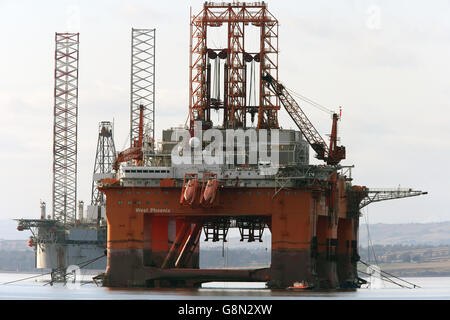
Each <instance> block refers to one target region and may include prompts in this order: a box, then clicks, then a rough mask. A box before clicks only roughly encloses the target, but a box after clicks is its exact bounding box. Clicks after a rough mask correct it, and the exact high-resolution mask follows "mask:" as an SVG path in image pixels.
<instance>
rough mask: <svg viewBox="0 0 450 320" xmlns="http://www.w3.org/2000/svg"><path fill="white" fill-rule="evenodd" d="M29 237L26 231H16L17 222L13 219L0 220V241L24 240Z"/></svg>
mask: <svg viewBox="0 0 450 320" xmlns="http://www.w3.org/2000/svg"><path fill="white" fill-rule="evenodd" d="M30 236H31V232H30V231H28V230H25V231H17V221H14V220H13V219H2V220H0V240H24V239H28V238H29V237H30Z"/></svg>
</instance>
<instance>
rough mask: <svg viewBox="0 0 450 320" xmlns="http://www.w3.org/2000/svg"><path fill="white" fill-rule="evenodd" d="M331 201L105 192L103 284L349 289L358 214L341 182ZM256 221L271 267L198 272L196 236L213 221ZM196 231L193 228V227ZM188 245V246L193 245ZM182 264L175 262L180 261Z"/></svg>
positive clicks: (322, 197)
mask: <svg viewBox="0 0 450 320" xmlns="http://www.w3.org/2000/svg"><path fill="white" fill-rule="evenodd" d="M335 185H336V189H335V190H334V191H335V192H336V197H335V199H336V200H335V201H333V203H330V201H329V194H327V192H325V191H324V190H322V191H321V190H317V189H314V190H312V189H311V190H310V189H307V188H303V189H290V190H281V191H279V192H277V193H275V192H274V189H273V188H245V187H235V188H221V189H220V190H219V191H218V199H217V201H216V204H215V205H214V206H213V207H209V208H205V207H202V206H200V205H182V204H180V201H179V199H180V193H181V188H180V187H123V186H117V185H110V186H105V187H103V188H102V191H103V192H105V194H106V199H107V200H106V207H107V210H106V215H107V222H108V241H107V243H108V259H107V270H106V272H105V281H104V285H105V286H111V287H133V286H139V287H141V286H147V287H153V286H197V285H199V284H200V283H201V282H206V281H213V280H215V281H264V282H267V284H268V286H269V287H274V288H287V287H290V286H292V284H293V283H294V282H297V281H306V282H308V283H310V284H312V285H313V286H314V288H328V289H333V288H342V287H354V286H356V284H357V272H356V262H357V260H358V253H357V239H358V219H359V217H358V216H357V215H352V214H350V211H349V210H348V208H349V207H351V206H349V205H348V203H347V200H348V197H347V196H346V193H345V181H344V180H343V179H342V180H338V181H337V183H336V184H335ZM242 216H245V217H249V216H254V217H259V218H263V219H266V220H265V221H267V225H268V227H269V229H270V231H271V235H272V237H271V239H272V240H271V241H272V252H271V266H270V267H269V268H267V269H260V270H246V269H245V270H212V271H211V270H202V269H199V242H198V237H199V230H201V225H202V224H203V223H205V222H207V221H210V220H211V219H217V218H218V217H229V218H238V217H242ZM199 227H200V228H199ZM193 239H194V240H193ZM180 261H181V262H180Z"/></svg>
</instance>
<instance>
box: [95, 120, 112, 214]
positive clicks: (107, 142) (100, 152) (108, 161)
mask: <svg viewBox="0 0 450 320" xmlns="http://www.w3.org/2000/svg"><path fill="white" fill-rule="evenodd" d="M115 159H116V148H115V146H114V140H113V127H112V124H111V122H109V121H102V122H100V123H99V125H98V141H97V153H96V155H95V164H94V179H93V181H92V193H91V194H92V195H91V205H93V206H104V205H105V195H104V194H103V192H100V191H98V189H97V184H96V183H95V181H97V180H99V178H105V177H107V176H108V174H110V173H112V172H113V164H114V160H115ZM105 174H106V175H105Z"/></svg>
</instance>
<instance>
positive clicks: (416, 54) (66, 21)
mask: <svg viewBox="0 0 450 320" xmlns="http://www.w3.org/2000/svg"><path fill="white" fill-rule="evenodd" d="M266 2H267V3H268V4H269V10H270V11H271V12H272V14H273V15H274V16H275V17H277V18H278V20H279V22H280V29H279V40H280V42H279V49H280V55H279V76H280V80H281V81H282V82H283V83H284V84H285V85H286V86H287V87H288V88H290V89H292V90H294V91H296V92H298V93H301V94H303V95H305V96H307V97H309V98H312V99H313V100H315V101H317V102H319V103H321V104H323V105H326V106H329V107H330V108H337V106H339V105H342V106H343V117H342V121H341V122H340V132H339V135H340V138H341V143H342V144H343V145H345V146H346V148H347V159H346V160H345V161H344V162H343V164H346V165H355V169H354V170H353V177H354V184H359V185H365V186H367V187H376V188H381V187H386V188H396V187H398V186H399V185H400V186H401V187H411V188H414V189H419V190H424V191H428V192H429V195H427V196H422V197H418V198H411V199H405V200H395V201H388V202H384V203H380V204H374V205H371V206H369V209H368V211H364V213H365V215H366V216H368V217H369V222H370V223H378V222H382V223H401V222H402V223H403V222H437V221H448V220H450V211H449V209H448V207H449V205H448V203H447V201H448V200H449V196H450V193H449V190H450V186H449V184H450V183H449V181H450V179H449V178H450V174H449V170H448V168H447V165H448V159H449V158H450V129H449V128H448V127H449V123H450V121H449V118H450V108H449V105H450V90H449V89H450V88H449V82H450V62H449V60H450V1H448V0H440V1H439V0H434V1H411V0H403V1H402V0H396V1H377V0H371V1H365V0H354V1H351V0H340V1H336V0H322V1H306V0H305V1H299V0H295V1H294V0H293V1H280V0H278V1H266ZM202 3H203V1H126V2H125V1H111V0H109V1H43V0H41V1H8V0H0V40H1V42H0V110H1V114H0V147H1V151H0V170H1V175H0V177H1V186H0V188H1V193H0V194H1V202H2V205H1V216H0V219H9V218H11V219H12V218H18V217H26V218H38V217H39V214H40V211H39V200H40V199H42V200H45V201H46V202H47V204H48V206H47V212H48V214H50V212H51V188H52V139H53V132H52V130H53V127H52V124H53V118H52V114H53V86H54V80H53V73H54V49H55V45H54V33H55V32H65V31H79V32H80V77H79V119H78V121H79V129H78V134H79V138H78V139H79V140H78V141H79V142H78V150H79V152H78V182H79V183H78V199H79V200H84V201H85V203H88V202H90V192H91V183H92V180H91V179H92V171H93V166H94V158H95V149H96V144H97V126H98V122H100V121H103V120H109V121H112V120H113V119H114V123H115V142H116V147H117V149H118V150H121V149H123V148H125V147H126V146H127V135H128V132H129V97H130V51H131V49H130V42H131V28H132V27H135V28H156V29H157V31H156V118H157V121H156V132H157V136H158V137H160V135H161V130H162V129H163V128H167V127H170V126H174V125H177V124H183V123H184V122H185V120H186V116H187V112H188V102H189V101H188V94H189V91H188V83H189V74H188V67H189V10H190V9H189V8H190V6H192V9H193V11H194V12H198V11H200V10H201V6H202ZM220 41H221V40H220V39H217V42H220ZM303 109H304V111H305V112H306V113H307V114H308V116H310V119H311V121H312V122H313V123H314V125H316V127H317V129H318V130H319V132H320V133H321V134H322V136H323V137H326V134H328V133H329V131H330V129H331V119H330V117H329V116H328V115H326V114H324V113H322V112H320V111H318V110H316V109H314V108H312V107H309V106H307V105H305V106H303ZM280 124H281V125H282V126H283V127H285V128H294V127H295V124H294V123H293V122H292V121H291V119H290V118H289V116H288V115H287V114H286V112H285V111H284V110H282V111H281V112H280ZM311 154H312V152H311ZM363 222H365V220H363Z"/></svg>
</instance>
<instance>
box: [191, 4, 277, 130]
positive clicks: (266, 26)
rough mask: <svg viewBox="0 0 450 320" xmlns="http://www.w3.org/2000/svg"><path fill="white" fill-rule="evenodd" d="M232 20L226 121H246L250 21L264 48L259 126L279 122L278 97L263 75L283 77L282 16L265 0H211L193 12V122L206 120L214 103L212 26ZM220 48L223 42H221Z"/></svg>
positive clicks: (259, 58) (230, 123)
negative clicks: (210, 89) (209, 80)
mask: <svg viewBox="0 0 450 320" xmlns="http://www.w3.org/2000/svg"><path fill="white" fill-rule="evenodd" d="M223 24H227V26H228V42H227V43H228V48H225V50H226V53H227V67H226V69H227V70H226V73H225V75H226V77H225V79H226V80H225V81H226V82H227V83H226V85H225V88H224V90H225V91H226V94H225V96H226V99H225V100H226V101H224V103H223V104H224V127H227V128H242V127H245V126H246V113H247V112H248V110H247V109H249V106H246V62H250V61H251V59H250V60H248V59H247V57H249V56H250V57H251V55H250V54H249V53H247V52H246V51H245V45H244V44H245V29H244V28H246V26H249V27H250V26H255V27H258V28H259V29H260V39H259V40H260V42H259V50H260V51H259V52H258V53H256V54H255V56H254V58H253V59H254V60H255V61H256V62H259V63H260V70H259V73H260V76H259V78H260V79H259V106H258V128H278V110H279V109H280V105H279V100H278V97H277V95H276V93H275V91H274V90H273V88H271V87H270V85H269V84H268V83H266V82H265V81H263V80H262V79H263V76H265V75H266V74H269V75H270V76H271V77H273V78H274V79H278V21H277V19H275V17H274V16H273V15H272V14H271V13H270V12H269V11H268V10H267V5H266V4H264V2H262V3H261V2H255V3H239V2H235V3H230V4H226V3H213V2H205V4H204V6H203V10H202V11H201V12H200V13H198V14H197V15H192V13H191V43H190V49H191V51H190V101H189V109H190V110H189V115H190V127H191V129H192V128H193V124H194V122H195V121H203V122H206V121H207V120H209V119H207V117H206V115H207V114H208V111H209V109H210V108H211V106H209V105H208V103H207V101H208V99H207V91H208V90H207V76H206V74H207V54H208V52H209V50H210V49H209V48H207V30H208V28H210V27H221V26H222V25H223ZM216 49H217V48H216Z"/></svg>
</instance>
